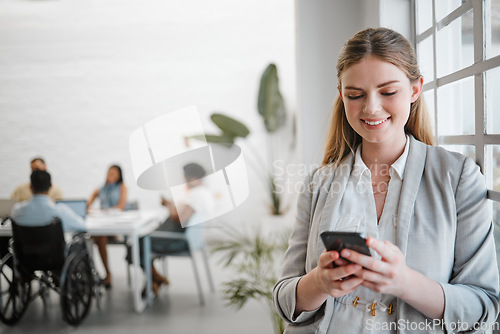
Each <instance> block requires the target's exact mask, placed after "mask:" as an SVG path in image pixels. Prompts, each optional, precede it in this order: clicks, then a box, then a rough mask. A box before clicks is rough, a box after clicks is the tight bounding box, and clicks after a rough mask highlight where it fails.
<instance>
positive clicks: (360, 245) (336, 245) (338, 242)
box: [321, 231, 371, 256]
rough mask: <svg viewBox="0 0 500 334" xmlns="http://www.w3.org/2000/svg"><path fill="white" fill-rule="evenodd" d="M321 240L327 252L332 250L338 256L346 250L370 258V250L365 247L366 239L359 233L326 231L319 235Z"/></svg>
mask: <svg viewBox="0 0 500 334" xmlns="http://www.w3.org/2000/svg"><path fill="white" fill-rule="evenodd" d="M321 239H322V240H323V243H324V244H325V247H326V249H327V250H329V251H332V250H334V251H337V252H339V254H340V251H342V250H343V249H344V248H347V249H352V250H353V251H356V252H358V253H361V254H364V255H368V256H371V254H370V249H369V248H368V246H367V245H366V239H365V238H363V237H362V236H361V234H360V233H356V232H335V231H326V232H323V233H321Z"/></svg>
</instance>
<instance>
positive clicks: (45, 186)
mask: <svg viewBox="0 0 500 334" xmlns="http://www.w3.org/2000/svg"><path fill="white" fill-rule="evenodd" d="M30 166H31V170H32V173H31V176H30V183H24V184H21V185H19V186H18V187H16V189H15V190H14V191H13V193H12V195H11V197H12V198H13V199H15V200H17V201H18V202H19V203H17V204H16V205H14V207H13V209H12V212H11V217H12V218H13V219H14V220H15V221H16V222H17V223H18V224H19V225H24V226H40V225H45V224H49V223H50V221H51V220H52V219H53V218H54V217H59V218H60V219H61V221H62V225H63V229H64V231H66V232H68V231H74V232H80V231H85V230H86V227H85V221H84V219H83V218H82V217H81V216H79V215H77V214H76V213H75V212H74V211H73V210H72V209H71V208H70V207H68V206H67V205H65V204H64V203H57V201H61V200H63V198H64V197H63V192H62V190H61V188H60V187H58V186H57V185H55V184H53V183H52V180H51V176H50V174H49V173H48V171H47V165H46V164H45V161H44V160H43V159H42V158H39V157H37V158H34V159H33V160H32V161H31V163H30ZM184 176H185V179H186V188H187V190H186V196H185V198H184V199H183V200H182V203H176V204H177V205H174V203H173V202H172V201H171V200H167V199H165V198H162V199H161V204H162V205H163V206H165V207H167V208H168V210H169V214H170V216H169V217H168V218H167V220H166V221H165V222H164V223H163V224H161V226H160V227H159V229H160V230H164V231H165V230H167V231H176V232H184V228H183V227H182V226H181V222H186V221H188V220H189V219H190V217H192V216H193V215H197V214H203V213H204V212H208V211H209V210H210V209H211V207H212V204H213V201H212V195H211V193H210V192H209V191H208V189H207V188H206V187H204V186H203V183H202V181H201V178H203V177H204V176H205V170H204V169H203V167H201V166H200V165H198V164H195V163H190V164H187V165H185V166H184ZM127 192H128V191H127V187H126V185H125V183H124V181H123V174H122V169H121V167H120V166H118V165H112V166H110V167H109V169H108V171H107V174H106V181H105V183H104V185H103V186H101V187H99V188H97V189H95V190H94V191H93V192H92V194H91V196H90V198H89V199H88V201H87V210H88V209H89V208H90V207H91V206H92V204H94V202H95V201H96V199H98V200H99V205H100V209H101V210H110V209H116V210H126V208H127V203H128V202H127ZM114 238H116V237H108V236H93V237H92V239H93V241H94V243H95V244H96V245H97V247H98V250H99V254H100V257H101V260H102V263H103V266H104V270H105V276H104V278H103V279H102V282H103V284H104V286H105V287H106V288H111V282H112V275H111V270H110V266H109V262H108V253H107V244H108V242H109V241H110V239H114ZM4 242H5V240H4ZM176 247H178V245H177V244H175V243H174V244H171V245H169V243H168V240H167V241H166V240H160V239H158V238H156V239H155V238H152V248H153V251H172V250H175V249H174V248H176ZM141 250H142V247H141ZM179 251H180V249H179ZM127 257H128V258H130V255H129V254H128V255H127ZM152 277H153V288H154V292H155V294H156V295H157V294H158V289H159V287H160V286H161V285H163V284H169V281H168V279H167V278H166V277H165V276H163V275H161V274H160V273H159V272H158V271H157V270H156V269H155V268H154V265H152Z"/></svg>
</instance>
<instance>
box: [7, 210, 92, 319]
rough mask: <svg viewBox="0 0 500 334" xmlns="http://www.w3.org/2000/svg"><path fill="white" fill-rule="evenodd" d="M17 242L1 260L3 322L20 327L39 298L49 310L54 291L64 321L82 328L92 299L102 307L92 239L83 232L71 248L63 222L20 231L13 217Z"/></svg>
mask: <svg viewBox="0 0 500 334" xmlns="http://www.w3.org/2000/svg"><path fill="white" fill-rule="evenodd" d="M7 220H10V222H11V225H12V238H11V239H10V242H9V246H8V250H7V253H6V254H5V255H4V256H3V258H2V259H1V261H0V292H1V295H0V320H1V321H2V322H3V323H5V324H6V325H14V324H16V323H17V322H18V321H19V320H20V319H21V318H22V316H23V314H24V313H25V311H26V309H27V307H28V305H29V304H30V303H31V302H32V301H33V300H34V299H35V298H36V297H38V296H40V297H41V298H42V301H43V304H44V306H46V305H47V302H46V298H47V296H48V294H49V291H50V290H53V291H56V292H57V293H58V294H59V295H60V304H61V311H62V314H63V318H64V320H65V321H66V322H67V323H68V324H70V325H78V324H80V323H81V321H82V320H83V319H84V318H85V317H86V316H87V314H88V312H89V310H90V307H91V302H92V298H95V300H96V304H97V307H98V308H100V297H101V295H102V284H101V280H100V278H99V276H98V274H97V271H96V270H95V267H94V263H93V261H92V257H91V255H90V254H91V248H90V247H91V246H90V244H89V238H88V236H86V235H85V234H84V233H78V234H76V235H74V236H73V238H72V240H71V241H70V242H69V243H68V244H66V242H65V239H64V233H63V229H62V223H61V220H60V219H59V218H58V217H56V218H54V219H53V220H52V221H51V222H50V224H48V225H44V226H29V227H28V226H20V225H18V224H17V223H16V222H15V221H14V220H13V219H12V218H8V219H7Z"/></svg>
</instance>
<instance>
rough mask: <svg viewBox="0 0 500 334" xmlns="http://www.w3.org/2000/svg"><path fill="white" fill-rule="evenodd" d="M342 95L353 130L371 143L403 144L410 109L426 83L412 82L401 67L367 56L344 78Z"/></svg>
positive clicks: (345, 72)
mask: <svg viewBox="0 0 500 334" xmlns="http://www.w3.org/2000/svg"><path fill="white" fill-rule="evenodd" d="M340 81H341V83H342V84H341V86H340V87H339V92H340V94H341V97H342V101H343V102H344V106H345V111H346V117H347V120H348V122H349V124H350V125H351V127H352V128H353V129H354V131H356V133H358V134H359V135H360V136H361V137H362V138H363V142H364V143H365V142H370V143H392V144H395V143H401V142H404V141H405V140H406V138H405V133H404V126H405V124H406V122H407V121H408V117H409V114H410V106H411V103H412V102H415V101H416V100H417V98H418V96H419V95H420V92H421V89H422V83H423V80H422V78H420V79H419V80H416V81H415V82H410V80H409V79H408V78H407V77H406V75H405V73H404V72H403V71H401V70H400V69H399V68H398V67H397V66H395V65H393V64H391V63H388V62H385V61H383V60H380V59H378V58H376V57H374V56H367V57H365V58H363V60H361V61H360V62H359V63H357V64H354V65H352V66H350V67H349V68H348V69H346V70H345V71H344V72H343V73H342V74H341V76H340Z"/></svg>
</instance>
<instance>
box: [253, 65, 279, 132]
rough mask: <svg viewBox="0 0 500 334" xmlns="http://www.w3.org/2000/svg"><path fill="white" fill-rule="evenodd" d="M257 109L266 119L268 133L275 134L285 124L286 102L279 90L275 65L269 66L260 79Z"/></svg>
mask: <svg viewBox="0 0 500 334" xmlns="http://www.w3.org/2000/svg"><path fill="white" fill-rule="evenodd" d="M257 108H258V110H259V114H260V115H261V116H262V117H263V118H264V124H265V126H266V130H267V132H269V133H273V132H275V131H276V130H278V129H279V128H280V127H282V126H283V125H284V124H285V121H286V110H285V102H284V101H283V97H282V96H281V93H280V90H279V80H278V69H277V68H276V65H274V64H269V65H268V66H267V68H266V69H265V71H264V73H263V74H262V77H261V79H260V88H259V98H258V102H257Z"/></svg>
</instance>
